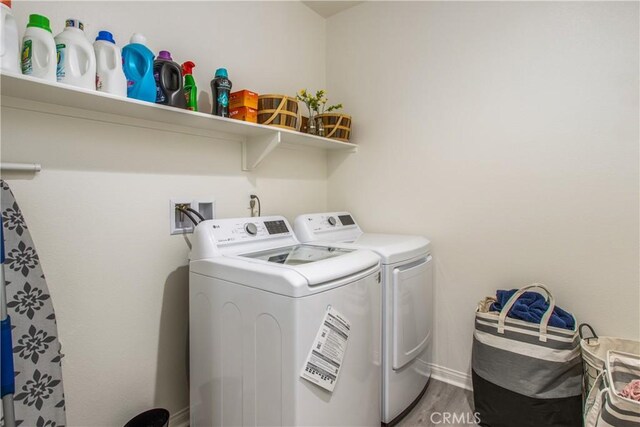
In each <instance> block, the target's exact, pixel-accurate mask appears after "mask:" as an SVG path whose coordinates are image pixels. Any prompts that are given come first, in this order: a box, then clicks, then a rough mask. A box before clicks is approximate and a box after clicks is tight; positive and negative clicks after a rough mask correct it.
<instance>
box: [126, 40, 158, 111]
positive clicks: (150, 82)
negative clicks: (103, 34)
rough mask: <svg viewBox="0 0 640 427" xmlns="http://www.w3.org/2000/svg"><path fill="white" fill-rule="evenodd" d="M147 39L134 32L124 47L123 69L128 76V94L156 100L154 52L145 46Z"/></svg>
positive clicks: (136, 97) (152, 100) (131, 96)
mask: <svg viewBox="0 0 640 427" xmlns="http://www.w3.org/2000/svg"><path fill="white" fill-rule="evenodd" d="M146 43H147V39H146V38H145V37H144V36H143V35H142V34H138V33H136V34H134V35H133V36H131V41H130V43H129V44H128V45H126V46H125V47H123V48H122V70H123V71H124V75H125V76H126V77H127V96H128V97H129V98H135V99H140V100H142V101H147V102H154V103H155V102H156V80H155V78H154V77H153V58H154V54H153V52H152V51H151V50H150V49H149V48H148V47H147V46H145V45H146Z"/></svg>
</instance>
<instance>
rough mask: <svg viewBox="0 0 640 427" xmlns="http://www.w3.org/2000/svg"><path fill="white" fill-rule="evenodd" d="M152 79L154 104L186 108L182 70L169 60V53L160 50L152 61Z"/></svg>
mask: <svg viewBox="0 0 640 427" xmlns="http://www.w3.org/2000/svg"><path fill="white" fill-rule="evenodd" d="M153 77H154V78H155V81H156V103H157V104H165V105H171V106H172V107H178V108H187V103H186V101H185V98H184V86H183V84H182V68H181V67H180V65H178V64H177V63H176V62H174V61H173V59H172V58H171V53H170V52H167V51H166V50H161V51H160V53H159V54H158V57H157V58H156V60H155V61H153Z"/></svg>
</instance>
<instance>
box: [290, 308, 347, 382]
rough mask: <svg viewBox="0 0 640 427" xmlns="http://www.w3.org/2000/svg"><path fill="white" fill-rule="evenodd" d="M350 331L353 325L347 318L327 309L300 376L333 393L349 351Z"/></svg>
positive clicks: (334, 310)
mask: <svg viewBox="0 0 640 427" xmlns="http://www.w3.org/2000/svg"><path fill="white" fill-rule="evenodd" d="M350 329H351V323H350V322H349V320H347V318H346V317H344V316H343V315H342V314H340V313H338V311H337V310H336V309H334V308H333V307H331V306H329V307H327V312H326V313H325V314H324V320H323V321H322V325H320V329H319V330H318V334H317V335H316V339H315V341H314V342H313V347H311V351H309V356H307V361H306V362H305V363H304V367H303V368H302V373H300V376H301V377H302V378H304V379H305V380H307V381H311V382H312V383H314V384H316V385H319V386H320V387H322V388H324V389H326V390H329V391H331V392H332V391H333V388H334V387H335V386H336V382H337V381H338V375H339V374H340V368H341V367H342V359H344V353H345V351H346V350H347V341H348V339H349V331H350Z"/></svg>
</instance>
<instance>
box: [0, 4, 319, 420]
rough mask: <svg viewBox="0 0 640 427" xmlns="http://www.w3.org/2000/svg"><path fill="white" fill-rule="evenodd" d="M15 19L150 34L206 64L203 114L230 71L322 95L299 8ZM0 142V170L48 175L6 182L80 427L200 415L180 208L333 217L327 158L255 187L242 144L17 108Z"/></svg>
mask: <svg viewBox="0 0 640 427" xmlns="http://www.w3.org/2000/svg"><path fill="white" fill-rule="evenodd" d="M13 9H14V13H15V14H16V16H17V19H18V23H19V25H20V28H24V26H25V25H26V22H27V18H28V14H29V13H38V12H39V13H42V14H45V15H47V16H49V17H50V18H51V21H52V26H53V30H54V33H57V32H59V31H61V30H62V27H63V25H64V19H66V18H68V17H77V18H79V19H81V20H82V21H84V23H85V25H86V30H87V33H88V36H89V37H91V38H92V39H93V38H94V37H95V35H96V33H97V31H98V30H100V29H109V30H111V31H112V32H113V33H114V35H115V37H116V41H117V42H118V44H119V45H120V46H122V45H123V44H125V43H126V41H127V40H128V38H129V36H130V34H131V33H132V32H133V31H139V32H142V33H143V34H145V35H146V37H147V38H148V40H149V44H150V47H151V48H152V50H154V51H156V52H157V51H158V50H160V49H167V50H170V51H171V52H172V54H173V55H174V58H175V59H177V60H178V61H180V62H183V61H185V60H188V59H191V60H194V61H195V62H196V64H197V66H198V67H197V68H196V69H195V78H196V80H197V82H198V85H199V88H200V90H201V91H202V92H203V93H202V94H201V105H202V104H209V105H210V102H209V97H210V95H209V94H208V93H207V92H209V81H210V80H211V78H212V77H213V73H214V71H215V69H216V68H217V67H221V66H225V67H227V68H228V70H229V73H230V78H231V80H232V81H233V83H234V88H237V89H242V88H248V89H253V90H255V91H257V92H259V93H260V92H263V93H265V92H271V93H289V94H293V93H294V92H295V91H296V90H298V89H300V88H302V87H318V88H319V87H323V86H324V83H325V68H324V67H325V21H324V19H322V18H320V17H319V16H318V15H316V14H315V13H314V12H313V11H311V10H309V9H308V8H307V7H306V6H304V5H302V4H301V3H298V2H288V3H287V2H269V3H260V2H237V3H232V2H216V3H212V2H206V3H205V2H198V3H188V4H187V3H186V2H109V3H108V4H106V3H96V2H38V3H35V2H14V6H13ZM158 15H159V16H160V17H156V16H158ZM163 22H173V23H174V25H173V26H172V27H171V28H163V27H162V25H161V24H162V23H163ZM233 22H236V23H240V24H239V27H234V25H233ZM238 28H241V30H238ZM1 136H2V161H3V162H39V163H42V165H43V168H44V170H43V171H42V172H41V173H40V174H39V175H37V176H35V177H30V176H16V175H5V176H4V178H6V179H7V181H8V182H9V184H10V186H11V188H12V189H13V192H14V194H15V196H16V198H17V200H18V203H19V204H20V206H21V208H22V210H23V213H24V215H25V218H26V220H27V223H28V225H29V228H30V230H31V233H32V236H33V238H34V241H35V243H36V245H37V248H38V252H39V255H40V258H41V262H42V265H43V268H44V271H45V274H46V275H47V279H48V284H49V287H50V290H51V294H52V298H53V302H54V305H55V308H56V312H57V319H58V327H59V333H60V339H61V341H62V344H63V352H64V353H65V355H66V356H65V358H64V359H63V369H64V370H63V375H64V387H65V394H66V402H67V416H68V424H69V425H70V426H117V425H123V424H124V423H125V422H126V421H127V420H128V419H129V418H131V417H132V416H133V415H135V414H136V413H138V412H140V411H142V410H145V409H148V408H151V407H155V406H161V407H166V408H167V409H169V410H170V411H171V412H172V413H175V412H177V411H180V410H182V409H183V408H185V407H187V406H188V398H189V395H188V388H187V374H186V369H187V366H186V354H187V353H186V349H187V319H188V303H187V286H188V267H187V264H188V260H187V256H188V251H189V237H187V238H186V239H185V238H183V237H182V236H169V199H170V198H172V197H188V198H191V197H213V198H215V200H216V209H217V215H218V217H232V216H245V215H248V214H249V211H248V209H247V207H248V201H249V199H248V195H249V193H250V192H253V191H256V192H257V194H259V195H260V196H261V199H262V202H263V213H264V214H277V213H282V214H284V215H286V216H288V217H289V219H293V218H294V216H295V215H296V214H297V213H299V212H302V211H318V210H324V209H325V208H326V173H327V169H326V167H327V166H326V155H325V154H324V153H323V152H317V151H308V150H306V151H300V150H287V149H279V150H276V152H275V153H274V154H272V155H271V156H270V157H269V158H267V159H266V160H265V161H264V163H263V164H261V165H260V166H259V167H258V169H257V170H256V171H255V172H252V173H246V172H241V146H240V144H239V143H238V142H233V141H225V140H216V139H209V138H204V137H197V136H188V135H184V134H178V133H170V132H164V131H154V130H150V129H142V128H139V127H132V126H125V125H112V124H107V123H100V122H96V121H91V120H84V119H72V118H64V117H61V116H57V115H51V114H44V113H35V112H26V111H23V110H17V109H15V108H10V107H8V106H3V107H2V133H1ZM31 178H32V179H31Z"/></svg>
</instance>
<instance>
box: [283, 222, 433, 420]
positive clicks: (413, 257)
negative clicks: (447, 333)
mask: <svg viewBox="0 0 640 427" xmlns="http://www.w3.org/2000/svg"><path fill="white" fill-rule="evenodd" d="M294 231H295V234H296V237H297V238H298V239H299V240H300V241H301V242H310V243H315V242H323V244H333V245H335V246H338V247H341V248H351V249H353V248H359V249H370V250H373V251H374V252H376V253H377V254H378V255H380V257H381V259H382V322H383V323H382V394H381V400H382V413H381V418H382V422H383V423H384V424H395V423H396V422H398V421H399V420H400V419H402V417H403V416H404V415H406V414H407V413H408V412H409V411H410V410H411V409H412V408H413V406H414V405H415V404H416V403H417V402H418V401H419V400H420V398H421V397H422V395H423V394H424V392H425V391H426V387H427V384H428V381H429V378H430V376H431V362H432V330H433V261H432V256H431V244H430V242H429V241H428V240H427V239H425V238H424V237H420V236H408V235H392V234H373V233H363V232H362V230H361V229H360V227H359V226H358V224H357V223H356V222H355V220H354V219H353V217H352V216H351V214H349V213H347V212H334V213H321V214H307V215H300V216H299V217H297V218H296V220H295V222H294Z"/></svg>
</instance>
